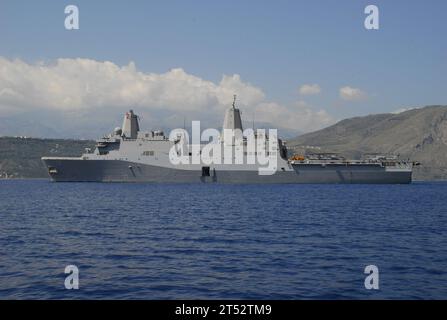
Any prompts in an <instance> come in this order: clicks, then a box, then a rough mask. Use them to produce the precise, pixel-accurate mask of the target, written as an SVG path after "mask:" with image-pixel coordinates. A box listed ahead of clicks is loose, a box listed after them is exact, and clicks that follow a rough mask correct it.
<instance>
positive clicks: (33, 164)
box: [0, 137, 94, 178]
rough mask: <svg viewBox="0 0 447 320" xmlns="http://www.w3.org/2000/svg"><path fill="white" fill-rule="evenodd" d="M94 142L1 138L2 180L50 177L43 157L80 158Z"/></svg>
mask: <svg viewBox="0 0 447 320" xmlns="http://www.w3.org/2000/svg"><path fill="white" fill-rule="evenodd" d="M92 146H94V141H88V140H63V139H34V138H15V137H14V138H13V137H0V178H5V177H6V176H8V177H10V178H45V177H48V174H47V172H46V169H45V167H44V165H43V163H42V162H41V161H40V158H41V157H42V156H45V155H46V156H79V155H81V153H82V152H83V151H84V150H85V148H89V147H90V148H91V147H92Z"/></svg>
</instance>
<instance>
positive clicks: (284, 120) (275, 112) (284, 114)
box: [255, 101, 335, 132]
mask: <svg viewBox="0 0 447 320" xmlns="http://www.w3.org/2000/svg"><path fill="white" fill-rule="evenodd" d="M255 111H256V113H257V116H256V120H257V121H258V120H259V121H261V122H273V123H278V122H281V124H282V126H283V127H284V128H288V129H295V130H298V131H301V132H309V131H314V130H318V129H321V128H323V127H326V126H328V125H331V124H333V123H334V122H335V121H334V119H333V118H332V117H331V116H330V115H329V114H328V113H327V112H326V111H325V110H319V111H314V110H313V109H312V108H311V106H309V105H308V104H307V103H305V102H304V101H298V102H296V103H295V104H293V105H292V106H291V107H290V108H287V107H285V106H283V105H280V104H278V103H275V102H266V103H261V104H259V105H258V106H257V107H256V109H255Z"/></svg>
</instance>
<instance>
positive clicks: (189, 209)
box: [0, 180, 447, 299]
mask: <svg viewBox="0 0 447 320" xmlns="http://www.w3.org/2000/svg"><path fill="white" fill-rule="evenodd" d="M0 219H1V220H0V298H1V299H22V298H31V299H47V298H49V299H62V298H70V299H71V298H74V299H78V298H91V299H106V298H112V299H124V298H131V299H193V298H197V299H206V298H209V299H239V298H241V299H313V298H321V299H342V298H356V299H371V298H373V299H374V298H396V299H428V298H435V299H447V273H446V272H447V183H414V184H412V185H390V186H388V185H211V184H206V185H205V184H203V185H201V184H190V185H157V184H96V183H51V182H48V181H44V180H41V181H40V180H34V181H33V180H7V181H6V180H4V181H0ZM69 264H74V265H76V266H78V267H79V271H80V289H79V290H66V289H65V287H64V279H65V276H66V275H65V274H64V269H65V266H66V265H69ZM369 264H374V265H377V266H378V267H379V270H380V290H377V291H370V290H366V289H365V288H364V278H365V276H366V275H365V274H364V273H363V270H364V268H365V266H366V265H369Z"/></svg>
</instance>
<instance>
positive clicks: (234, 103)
mask: <svg viewBox="0 0 447 320" xmlns="http://www.w3.org/2000/svg"><path fill="white" fill-rule="evenodd" d="M234 108H236V95H235V94H234V95H233V109H234Z"/></svg>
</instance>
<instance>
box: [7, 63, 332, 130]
mask: <svg viewBox="0 0 447 320" xmlns="http://www.w3.org/2000/svg"><path fill="white" fill-rule="evenodd" d="M233 94H237V96H238V99H237V102H238V106H239V107H240V108H241V110H242V112H243V113H244V112H247V114H249V115H250V114H252V113H253V112H255V113H256V121H265V122H268V123H271V124H272V125H274V126H277V127H284V128H290V129H296V130H300V131H302V130H303V128H309V129H311V126H316V127H321V126H324V125H326V124H327V123H328V119H329V118H330V117H329V116H328V115H327V113H325V112H324V111H318V112H315V111H313V110H312V108H310V107H308V106H304V105H300V104H298V105H297V106H290V107H285V106H282V105H280V104H278V103H275V102H269V101H267V100H266V97H265V94H264V92H263V91H262V90H261V89H260V88H258V87H256V86H254V85H252V84H250V83H247V82H244V81H242V79H241V77H240V76H239V75H237V74H234V75H224V76H223V77H222V79H221V81H220V82H218V83H214V82H212V81H208V80H205V79H202V78H200V77H197V76H194V75H191V74H188V73H186V72H185V71H184V70H183V69H181V68H176V69H172V70H170V71H168V72H166V73H161V74H157V73H144V72H141V71H138V70H137V68H136V66H135V64H134V63H133V62H130V63H129V64H128V65H125V66H118V65H116V64H114V63H112V62H109V61H104V62H101V61H95V60H91V59H80V58H78V59H57V60H56V61H54V62H52V63H36V64H29V63H26V62H24V61H22V60H18V59H16V60H9V59H6V58H3V57H0V117H1V116H8V115H16V116H17V115H18V114H22V115H23V116H24V117H25V118H26V116H27V115H29V117H32V115H34V114H36V113H37V114H39V113H41V114H45V116H47V115H50V116H52V117H53V116H54V117H55V118H57V117H59V119H63V118H64V117H65V118H69V119H70V121H68V120H66V122H69V123H70V127H72V128H73V127H76V126H78V125H79V126H80V127H82V126H81V124H85V122H86V121H87V120H86V119H91V118H93V117H92V115H91V112H100V114H99V115H98V116H95V119H96V120H95V121H98V122H101V121H103V123H95V125H96V126H98V127H100V126H105V125H109V122H110V121H112V120H113V119H115V115H116V114H121V113H123V112H124V111H126V110H127V109H128V108H130V107H132V108H134V110H135V111H136V112H137V113H139V114H141V115H143V116H144V119H145V120H148V122H149V121H150V122H151V124H153V123H155V124H158V125H163V126H168V127H169V126H174V125H178V123H179V122H183V117H185V116H186V117H187V121H190V120H209V122H214V123H216V124H220V123H221V121H222V119H223V114H224V110H225V108H227V107H228V106H229V105H231V102H232V100H233ZM68 115H70V116H68ZM174 118H175V119H177V120H176V121H177V123H176V124H173V123H168V121H172V119H174ZM82 121H84V122H83V123H81V122H82ZM89 121H91V122H92V121H93V120H89ZM78 122H79V123H78ZM51 123H52V124H54V125H57V120H55V121H52V122H51ZM146 123H147V122H146V121H145V123H144V124H143V127H146V126H145V124H146ZM311 123H312V125H310V124H311ZM61 126H62V125H61Z"/></svg>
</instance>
